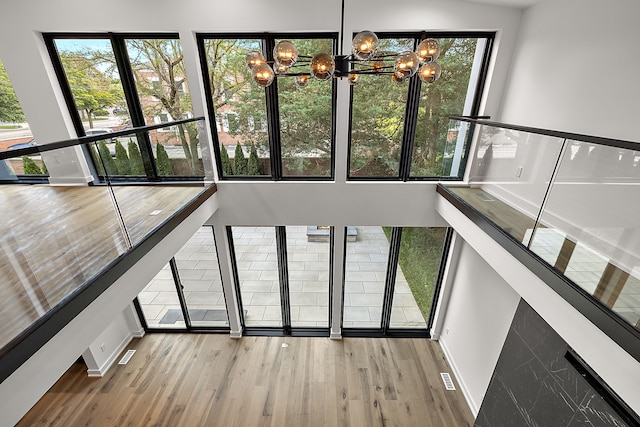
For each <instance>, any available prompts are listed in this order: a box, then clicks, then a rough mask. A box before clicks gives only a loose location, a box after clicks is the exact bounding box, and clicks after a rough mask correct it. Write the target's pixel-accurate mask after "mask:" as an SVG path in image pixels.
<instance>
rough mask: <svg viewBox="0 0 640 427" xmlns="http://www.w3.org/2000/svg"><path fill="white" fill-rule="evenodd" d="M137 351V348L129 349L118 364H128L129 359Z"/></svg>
mask: <svg viewBox="0 0 640 427" xmlns="http://www.w3.org/2000/svg"><path fill="white" fill-rule="evenodd" d="M135 352H136V351H135V350H127V352H126V353H125V354H124V356H122V359H120V361H119V362H118V365H126V364H127V362H128V361H129V359H131V358H132V357H133V353H135Z"/></svg>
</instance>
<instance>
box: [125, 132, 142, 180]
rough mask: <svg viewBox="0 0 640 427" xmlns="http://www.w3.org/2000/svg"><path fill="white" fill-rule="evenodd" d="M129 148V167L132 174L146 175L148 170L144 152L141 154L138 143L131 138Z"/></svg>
mask: <svg viewBox="0 0 640 427" xmlns="http://www.w3.org/2000/svg"><path fill="white" fill-rule="evenodd" d="M127 148H128V150H129V167H130V168H131V175H136V176H138V175H143V176H144V175H146V172H145V170H144V163H143V161H142V154H140V149H139V148H138V144H136V143H135V142H133V140H132V139H131V138H129V144H127Z"/></svg>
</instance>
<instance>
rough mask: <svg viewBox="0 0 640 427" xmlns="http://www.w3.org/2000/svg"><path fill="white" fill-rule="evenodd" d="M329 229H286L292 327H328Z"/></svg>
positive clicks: (312, 227)
mask: <svg viewBox="0 0 640 427" xmlns="http://www.w3.org/2000/svg"><path fill="white" fill-rule="evenodd" d="M329 233H330V227H324V226H319V227H318V226H308V227H305V226H288V227H287V228H286V234H287V263H288V264H287V265H288V268H289V301H290V305H291V326H292V327H294V328H295V327H325V328H326V327H329V237H330V236H329Z"/></svg>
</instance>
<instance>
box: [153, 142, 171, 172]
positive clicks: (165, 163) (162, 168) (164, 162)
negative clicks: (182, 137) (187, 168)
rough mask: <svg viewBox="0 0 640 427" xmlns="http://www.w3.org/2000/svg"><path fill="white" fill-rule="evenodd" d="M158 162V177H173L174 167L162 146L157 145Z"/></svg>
mask: <svg viewBox="0 0 640 427" xmlns="http://www.w3.org/2000/svg"><path fill="white" fill-rule="evenodd" d="M156 161H157V162H158V175H160V176H168V175H173V165H172V164H171V160H170V159H169V155H168V154H167V150H165V148H164V146H163V145H162V144H157V145H156Z"/></svg>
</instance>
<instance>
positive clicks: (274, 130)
mask: <svg viewBox="0 0 640 427" xmlns="http://www.w3.org/2000/svg"><path fill="white" fill-rule="evenodd" d="M338 35H339V34H338V33H337V32H321V33H292V32H282V33H268V32H262V33H197V34H196V40H197V45H198V56H199V58H200V67H201V70H202V76H203V83H204V91H205V98H206V103H207V110H208V114H209V124H210V129H211V136H212V140H213V146H214V151H215V153H216V155H215V158H216V168H217V171H218V178H219V179H220V180H228V181H333V180H335V153H336V103H337V101H336V100H337V89H338V86H337V84H336V81H335V79H332V81H331V83H330V84H331V85H332V88H331V98H332V100H331V160H330V165H331V166H330V168H331V170H330V173H329V175H326V176H318V175H284V174H283V173H282V151H281V147H282V144H281V133H280V114H279V106H278V82H277V80H278V79H277V78H276V79H274V81H273V83H272V84H271V85H270V86H268V87H266V88H265V101H266V102H265V104H266V105H265V106H266V114H267V132H268V137H269V161H270V163H271V175H259V176H258V175H256V176H252V175H225V174H224V173H223V170H222V161H221V159H220V149H221V144H220V141H219V139H218V129H217V127H218V124H217V121H216V111H215V109H214V106H213V96H212V95H213V94H212V93H211V87H212V86H211V83H212V82H211V80H210V78H209V70H208V65H207V58H206V50H205V40H209V39H214V40H234V39H254V40H255V39H258V40H260V41H261V44H262V54H263V55H264V56H265V58H266V59H267V61H273V48H274V47H275V40H281V39H330V40H332V49H333V54H334V55H335V54H337V51H338ZM304 53H305V54H312V53H313V52H304ZM325 83H327V84H329V83H328V82H325Z"/></svg>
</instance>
